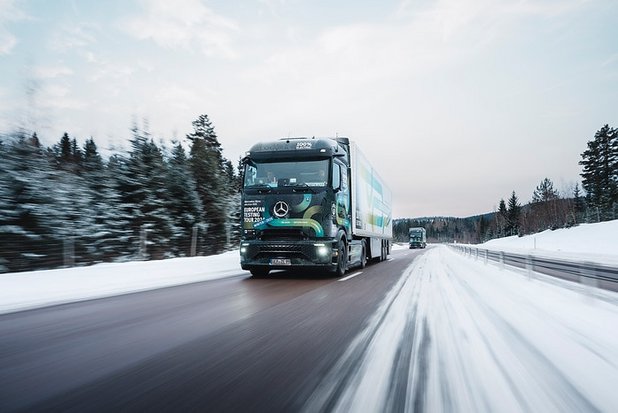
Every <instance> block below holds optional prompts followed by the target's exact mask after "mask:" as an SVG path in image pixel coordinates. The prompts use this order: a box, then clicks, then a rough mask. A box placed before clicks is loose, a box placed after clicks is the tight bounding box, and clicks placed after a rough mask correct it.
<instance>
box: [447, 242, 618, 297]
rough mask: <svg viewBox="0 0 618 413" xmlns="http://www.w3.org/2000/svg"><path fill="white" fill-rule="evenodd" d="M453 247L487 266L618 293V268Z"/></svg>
mask: <svg viewBox="0 0 618 413" xmlns="http://www.w3.org/2000/svg"><path fill="white" fill-rule="evenodd" d="M449 246H450V247H451V248H454V249H455V250H457V251H459V252H460V253H462V254H464V255H467V256H470V257H473V258H475V259H477V260H483V261H484V262H485V263H487V262H488V261H493V262H497V263H499V264H500V265H501V266H505V265H508V266H511V267H517V268H522V269H525V270H527V271H534V272H539V273H542V274H547V275H550V276H552V277H556V278H562V279H564V280H569V281H574V282H579V283H581V284H586V285H590V286H593V287H598V288H603V289H605V290H611V291H618V268H617V267H612V266H610V265H604V264H598V263H594V262H590V261H569V260H558V259H554V258H546V257H538V256H535V255H531V254H528V255H525V254H516V253H512V252H504V251H494V250H488V249H484V248H478V247H474V246H471V245H459V244H450V245H449Z"/></svg>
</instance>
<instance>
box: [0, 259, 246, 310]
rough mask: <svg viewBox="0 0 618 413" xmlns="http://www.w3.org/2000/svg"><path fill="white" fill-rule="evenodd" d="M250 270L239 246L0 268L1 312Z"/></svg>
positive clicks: (236, 273) (178, 283) (107, 295)
mask: <svg viewBox="0 0 618 413" xmlns="http://www.w3.org/2000/svg"><path fill="white" fill-rule="evenodd" d="M239 274H248V273H245V272H243V271H242V270H241V269H240V264H239V255H238V251H230V252H227V253H224V254H221V255H214V256H209V257H192V258H172V259H168V260H159V261H137V262H128V263H118V264H98V265H93V266H91V267H76V268H66V269H58V270H47V271H30V272H20V273H8V274H0V314H2V313H8V312H13V311H18V310H26V309H30V308H37V307H43V306H47V305H54V304H62V303H69V302H75V301H82V300H89V299H93V298H102V297H109V296H114V295H119V294H125V293H131V292H137V291H145V290H152V289H156V288H161V287H170V286H174V285H182V284H189V283H192V282H199V281H206V280H213V279H217V278H224V277H229V276H233V275H239Z"/></svg>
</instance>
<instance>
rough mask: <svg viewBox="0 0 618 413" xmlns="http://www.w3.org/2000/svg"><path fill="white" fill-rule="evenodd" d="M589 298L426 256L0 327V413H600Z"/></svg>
mask: <svg viewBox="0 0 618 413" xmlns="http://www.w3.org/2000/svg"><path fill="white" fill-rule="evenodd" d="M586 288H589V287H586V286H581V285H579V284H573V283H567V282H565V281H562V280H556V279H550V277H547V276H544V275H531V274H530V273H527V272H523V271H521V272H513V271H508V270H504V269H501V268H500V267H499V266H496V265H489V264H486V265H485V264H483V263H482V261H478V260H474V259H472V258H470V257H463V256H461V255H457V254H456V253H454V252H452V251H450V250H449V249H448V248H447V247H436V248H429V249H428V250H412V251H411V250H399V251H394V252H393V254H392V255H391V257H390V259H389V260H388V261H387V262H383V263H379V264H374V265H370V266H368V267H367V268H365V269H364V270H363V271H362V272H360V271H358V270H352V271H350V272H349V273H348V274H346V277H344V278H342V279H336V278H327V277H318V276H315V275H312V274H304V275H291V274H288V273H285V272H278V273H274V274H273V275H272V276H270V277H268V278H263V279H252V278H250V277H249V276H248V273H240V272H239V274H238V275H237V276H232V277H230V278H226V279H220V280H213V281H207V282H200V283H194V284H190V285H184V286H178V287H171V288H163V289H159V290H154V291H150V292H141V293H133V294H126V295H123V296H117V297H112V298H105V299H98V300H91V301H85V302H80V303H73V304H65V305H59V306H54V307H47V308H42V309H37V310H30V311H22V312H18V313H13V314H6V315H2V316H0V411H2V412H11V411H20V410H24V411H41V410H45V411H75V412H83V411H118V410H122V411H153V410H156V411H158V410H174V411H217V412H239V411H258V412H262V411H264V412H290V411H301V412H303V411H304V412H317V411H339V412H357V411H362V412H385V411H388V412H411V411H414V412H423V411H427V412H433V411H461V412H468V411H491V412H495V411H504V412H520V411H521V412H528V411H560V412H597V411H601V412H605V411H606V412H611V411H615V410H614V409H615V406H618V392H616V391H615V384H616V383H618V337H617V335H616V334H615V331H614V330H615V328H613V327H615V326H616V325H618V295H617V294H616V293H614V292H607V291H602V290H598V291H597V290H594V292H593V293H587V290H586ZM589 291H593V290H592V289H590V290H589Z"/></svg>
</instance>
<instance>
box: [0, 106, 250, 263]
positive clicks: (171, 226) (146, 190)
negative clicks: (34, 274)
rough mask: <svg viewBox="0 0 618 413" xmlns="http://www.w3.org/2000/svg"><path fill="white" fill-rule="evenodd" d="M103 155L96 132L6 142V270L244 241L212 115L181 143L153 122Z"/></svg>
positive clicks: (198, 250) (0, 223) (2, 194)
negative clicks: (167, 138)
mask: <svg viewBox="0 0 618 413" xmlns="http://www.w3.org/2000/svg"><path fill="white" fill-rule="evenodd" d="M131 133H132V136H131V140H130V145H131V147H130V150H129V151H128V152H126V153H114V154H112V155H111V156H110V157H109V158H108V159H103V157H102V156H101V154H100V153H99V150H98V148H97V145H96V143H95V142H94V140H93V139H92V138H90V139H88V140H87V141H86V142H85V144H84V145H83V146H80V145H78V144H77V141H76V140H75V138H73V139H71V138H70V137H69V135H68V134H67V133H65V134H64V135H63V136H62V137H61V139H60V141H59V142H58V143H57V144H55V145H53V146H51V147H43V146H42V145H41V143H40V141H39V139H38V137H37V135H36V133H34V134H32V135H30V136H25V134H23V133H16V134H13V135H9V136H5V137H3V138H2V139H0V272H5V271H23V270H32V269H41V268H54V267H59V266H63V265H77V264H87V263H88V264H90V263H97V262H110V261H125V260H134V259H160V258H167V257H181V256H190V255H209V254H217V253H220V252H222V251H225V250H226V249H230V248H232V247H234V246H236V245H237V243H238V240H239V236H240V228H239V217H240V194H239V189H240V174H239V172H238V171H237V169H236V168H234V166H233V165H232V163H231V162H230V161H229V160H227V159H225V158H224V157H223V155H222V150H221V144H220V143H219V141H218V138H217V135H216V133H215V130H214V127H213V126H212V124H211V122H210V120H209V118H208V116H207V115H201V116H199V117H198V118H197V119H196V120H195V121H194V122H193V132H191V133H190V134H189V135H187V136H186V139H187V141H186V144H188V148H189V150H188V153H187V152H186V151H185V148H184V147H183V145H182V144H181V143H180V142H177V141H175V142H173V146H172V147H171V148H167V147H165V146H164V145H157V144H156V143H155V141H154V139H153V138H152V137H151V136H150V133H149V132H148V126H147V124H146V125H145V126H144V127H142V128H138V126H137V122H136V123H135V125H134V126H133V128H132V130H131Z"/></svg>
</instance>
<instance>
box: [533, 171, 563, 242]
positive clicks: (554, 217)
mask: <svg viewBox="0 0 618 413" xmlns="http://www.w3.org/2000/svg"><path fill="white" fill-rule="evenodd" d="M559 198H560V196H559V194H558V191H557V190H556V189H554V183H553V182H552V181H551V179H549V178H545V179H543V180H542V181H541V183H540V184H539V185H538V186H537V187H536V189H535V190H534V192H533V193H532V205H531V206H530V208H531V213H530V215H529V218H530V219H529V221H531V222H528V224H529V225H530V228H529V229H531V230H533V231H535V232H536V231H539V230H544V229H550V228H551V229H556V228H558V227H559V226H560V219H559V216H558V205H557V201H558V199H559Z"/></svg>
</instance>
